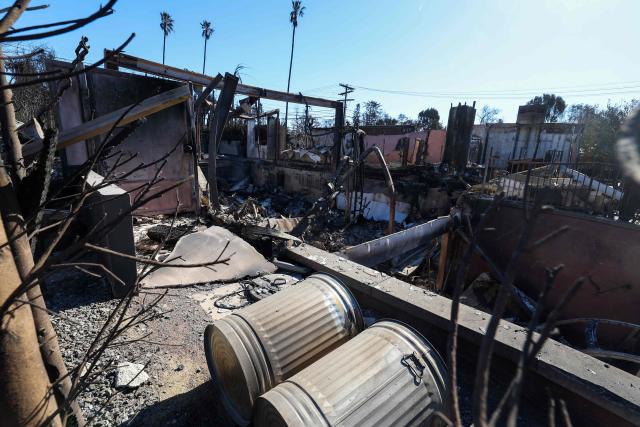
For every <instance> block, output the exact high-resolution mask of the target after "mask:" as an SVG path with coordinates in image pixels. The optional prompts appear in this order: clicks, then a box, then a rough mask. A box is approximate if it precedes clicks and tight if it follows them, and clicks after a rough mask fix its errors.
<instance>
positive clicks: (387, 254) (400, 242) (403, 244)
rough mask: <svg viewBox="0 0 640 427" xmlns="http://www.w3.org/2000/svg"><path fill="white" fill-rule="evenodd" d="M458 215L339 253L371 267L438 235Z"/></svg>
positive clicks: (441, 218)
mask: <svg viewBox="0 0 640 427" xmlns="http://www.w3.org/2000/svg"><path fill="white" fill-rule="evenodd" d="M459 216H460V213H459V212H456V213H454V214H452V215H448V216H441V217H439V218H436V219H434V220H431V221H429V222H425V223H424V224H420V225H416V226H415V227H411V228H408V229H406V230H402V231H398V232H397V233H393V234H390V235H388V236H384V237H380V238H379V239H375V240H371V241H369V242H365V243H362V244H359V245H356V246H352V247H350V248H347V249H345V250H343V251H342V252H340V255H341V256H343V257H344V258H347V259H348V260H350V261H353V262H357V263H358V264H362V265H364V266H367V267H373V266H375V265H378V264H381V263H383V262H385V261H388V260H390V259H391V258H393V257H396V256H398V255H402V254H403V253H406V252H408V251H411V250H413V249H415V248H417V247H419V246H421V245H424V244H426V243H428V242H429V241H430V240H431V239H433V238H435V237H438V236H440V235H441V234H443V233H445V232H446V231H447V229H448V228H449V224H451V222H452V221H453V219H454V218H455V217H459Z"/></svg>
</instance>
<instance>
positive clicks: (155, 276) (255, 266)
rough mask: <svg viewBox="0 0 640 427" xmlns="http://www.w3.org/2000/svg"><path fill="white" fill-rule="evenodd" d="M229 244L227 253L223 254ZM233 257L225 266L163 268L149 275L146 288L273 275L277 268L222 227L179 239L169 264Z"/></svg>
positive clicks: (204, 261)
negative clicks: (266, 274)
mask: <svg viewBox="0 0 640 427" xmlns="http://www.w3.org/2000/svg"><path fill="white" fill-rule="evenodd" d="M227 242H229V246H228V247H227V249H226V251H225V252H224V253H223V254H222V256H220V252H221V251H222V250H223V248H224V247H225V245H226V244H227ZM218 256H220V259H224V258H227V257H230V260H229V262H228V263H227V264H226V265H225V264H216V265H211V266H205V267H191V268H185V267H161V268H159V269H157V270H156V271H154V272H153V273H151V274H149V276H147V277H146V278H145V279H144V281H143V283H142V285H143V287H146V288H160V287H171V286H185V285H191V284H196V283H209V282H230V281H233V280H239V279H241V278H243V277H253V276H258V275H261V274H265V273H273V272H275V271H276V266H275V265H273V264H271V263H270V262H269V261H267V260H266V259H265V258H264V257H263V256H262V255H260V254H259V253H258V251H256V250H255V249H254V247H253V246H251V245H250V244H249V243H247V242H245V241H244V240H242V239H241V238H240V237H238V236H236V235H235V234H233V233H232V232H230V231H229V230H227V229H225V228H222V227H217V226H214V227H210V228H208V229H206V230H205V231H200V232H197V233H192V234H189V235H187V236H184V237H182V238H180V240H178V243H177V244H176V246H175V248H174V249H173V251H172V252H171V254H170V255H169V256H168V257H167V258H166V259H167V263H168V264H173V265H184V264H199V263H206V262H212V261H214V260H216V259H217V258H218Z"/></svg>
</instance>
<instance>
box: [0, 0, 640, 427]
mask: <svg viewBox="0 0 640 427" xmlns="http://www.w3.org/2000/svg"><path fill="white" fill-rule="evenodd" d="M18 3H19V2H18ZM27 3H28V2H27ZM295 3H296V2H294V5H295ZM114 4H115V0H111V1H109V2H108V3H107V4H106V5H105V6H102V7H100V8H99V10H98V11H97V12H96V13H95V14H93V15H91V16H89V17H87V18H85V19H83V20H78V21H77V22H75V23H72V24H68V23H66V24H65V23H61V24H59V25H69V26H68V27H63V29H62V30H60V31H62V32H65V29H66V31H71V30H73V29H74V28H77V27H78V26H83V25H87V24H89V23H91V22H93V21H94V20H96V19H100V18H101V17H103V16H107V15H108V14H111V13H113V9H112V7H113V5H114ZM22 12H24V10H23V8H19V7H16V6H13V7H12V8H10V10H9V11H8V12H7V16H6V17H5V19H2V20H0V41H3V42H5V41H12V40H15V41H19V40H26V39H24V37H25V36H20V35H19V34H20V32H16V30H15V29H11V28H12V26H14V24H15V21H16V20H17V19H18V18H19V17H20V15H21V13H22ZM39 29H42V28H34V29H33V30H39ZM38 35H40V36H42V37H45V36H46V35H47V33H46V32H45V33H42V34H37V33H36V34H35V35H32V36H29V37H33V38H36V39H37V36H38ZM133 37H134V35H133V34H132V35H131V37H129V38H128V39H127V40H126V41H124V42H123V43H122V45H121V46H120V47H118V48H117V49H114V50H105V51H104V58H103V59H102V60H100V61H98V62H96V63H94V64H86V63H85V57H86V55H87V53H88V52H89V49H90V46H89V40H88V39H87V38H86V37H82V38H81V39H80V42H79V44H78V46H77V48H76V50H75V52H74V53H75V59H74V60H72V61H71V62H66V61H60V60H57V59H55V58H54V57H53V56H52V55H46V54H44V52H42V51H40V50H34V51H32V52H27V53H25V54H24V55H17V56H15V55H14V56H11V57H9V56H7V57H5V56H3V54H2V53H1V52H0V56H2V58H4V59H3V61H4V60H9V61H23V62H24V67H27V65H29V66H30V67H31V69H30V70H31V71H29V72H25V71H24V69H23V71H20V72H18V71H16V70H18V68H15V67H14V68H7V67H6V66H5V69H10V70H13V71H14V72H13V75H14V77H15V78H14V79H13V80H8V79H7V76H11V75H12V73H11V72H8V73H5V74H0V93H1V94H2V96H3V102H2V103H1V105H0V125H1V129H2V150H1V151H0V155H1V156H2V165H3V166H2V167H0V189H1V191H0V213H1V215H0V219H1V224H0V271H1V272H2V276H3V286H2V287H0V290H1V291H2V292H0V303H1V304H0V310H2V312H1V313H0V318H1V319H2V330H1V331H0V368H1V369H2V375H3V381H2V382H0V384H1V389H0V408H3V414H9V415H8V417H9V418H10V419H9V418H8V419H9V423H10V424H12V425H49V424H53V425H67V424H69V425H76V424H77V425H87V424H90V423H93V422H96V423H100V424H103V425H120V424H122V423H128V424H132V425H135V424H140V425H163V424H180V425H194V424H196V425H197V424H216V425H233V423H235V424H240V425H247V424H249V423H250V422H253V423H254V424H255V425H320V424H322V423H324V424H325V425H349V424H356V423H358V422H360V421H362V420H377V421H379V422H380V424H381V425H416V424H420V425H421V423H427V424H430V425H447V424H452V425H462V424H464V425H470V424H474V425H495V424H500V423H502V422H506V423H507V424H509V425H515V424H521V425H542V424H545V423H546V422H548V423H549V424H552V425H555V422H556V419H557V420H562V421H563V422H564V423H565V425H571V423H572V422H575V423H577V424H584V423H589V424H596V425H634V424H635V425H637V424H640V391H639V390H640V381H639V380H638V376H637V374H638V372H639V371H638V369H639V365H640V326H639V325H640V317H639V314H638V313H639V312H638V310H637V307H638V304H639V303H640V289H639V288H638V286H639V284H638V283H639V282H638V274H637V269H636V268H635V263H636V260H637V259H639V257H640V250H639V249H638V248H639V246H638V245H637V242H638V241H639V239H640V231H639V230H640V229H639V228H638V225H637V211H638V208H639V207H640V206H639V205H638V200H640V198H639V197H638V192H637V189H638V182H636V180H635V177H637V176H638V175H640V174H638V173H637V169H636V168H637V166H638V165H635V163H634V161H635V159H636V158H637V157H634V156H633V155H627V156H626V157H625V156H621V157H622V158H625V159H626V163H623V164H621V165H602V164H598V165H596V164H591V163H585V162H581V161H580V160H579V157H578V154H579V152H580V147H579V145H578V144H579V140H580V138H579V136H580V133H581V132H582V129H581V128H580V126H579V125H575V124H559V123H553V124H552V123H545V122H544V111H542V110H541V109H540V108H539V106H535V105H534V106H531V105H527V106H523V107H521V108H520V111H519V113H518V119H517V122H516V123H513V124H504V123H500V124H495V125H494V126H485V125H474V122H475V113H476V111H475V103H474V104H471V105H467V104H458V105H456V106H453V105H452V107H451V109H450V111H449V118H448V123H447V127H446V130H435V129H422V128H416V127H412V126H409V127H407V126H371V127H364V126H363V127H362V128H352V127H349V126H346V123H345V117H344V112H345V109H344V104H343V103H342V102H340V101H334V100H329V99H323V98H317V97H311V96H305V95H303V94H301V93H299V94H294V93H288V92H282V91H277V90H272V89H268V88H261V87H255V86H250V85H246V84H244V83H242V82H241V81H240V80H239V78H238V76H237V75H236V74H235V73H225V74H224V75H222V74H217V75H215V76H209V75H205V74H201V73H196V72H192V71H189V70H184V69H181V68H179V67H174V66H170V65H165V64H159V63H156V62H153V61H150V60H147V59H144V58H139V57H135V56H132V55H129V54H126V53H124V49H125V48H126V46H127V45H128V44H129V43H130V41H131V40H132V39H133ZM25 69H26V68H25ZM27 77H28V78H27ZM25 88H28V89H29V91H26V89H25ZM14 91H15V92H14ZM14 95H15V99H16V104H19V105H27V104H29V100H32V101H31V103H33V104H37V105H31V108H29V109H24V108H21V109H20V110H19V111H18V112H16V110H15V108H14V103H13V102H12V96H14ZM25 99H26V100H27V101H25ZM262 99H266V100H272V101H277V102H280V103H283V104H285V105H288V104H289V103H291V104H299V105H304V106H305V107H308V106H313V107H317V108H323V109H326V110H327V111H329V112H330V113H329V114H331V115H332V116H333V117H334V121H333V126H331V127H328V128H323V129H317V128H313V127H309V126H307V127H306V128H304V129H303V130H302V131H299V132H289V130H288V129H287V124H286V119H285V120H281V114H280V110H279V109H275V110H272V111H266V112H265V111H263V110H262V108H261V106H260V102H261V100H262ZM25 103H26V104H25ZM285 108H286V107H285ZM26 111H28V112H29V117H22V116H21V117H20V118H22V119H24V120H22V121H18V120H17V117H16V114H21V115H24V114H26V113H25V112H26ZM285 111H286V110H285ZM286 114H287V113H286V112H285V117H286ZM637 122H638V118H637V115H636V113H633V114H632V116H631V117H630V118H629V119H628V122H627V124H626V125H625V127H623V129H622V131H621V138H620V142H619V146H620V150H622V152H623V153H624V150H627V151H626V152H627V153H629V152H632V153H633V152H634V151H633V150H637V135H638V133H639V132H638V126H637Z"/></svg>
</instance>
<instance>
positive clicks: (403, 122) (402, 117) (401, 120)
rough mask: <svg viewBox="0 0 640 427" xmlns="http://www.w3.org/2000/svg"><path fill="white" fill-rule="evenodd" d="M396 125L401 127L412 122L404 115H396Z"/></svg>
mask: <svg viewBox="0 0 640 427" xmlns="http://www.w3.org/2000/svg"><path fill="white" fill-rule="evenodd" d="M398 124H401V125H412V124H413V120H411V119H410V118H409V117H408V116H407V115H406V114H403V113H400V114H398Z"/></svg>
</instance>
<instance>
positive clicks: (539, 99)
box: [527, 93, 567, 123]
mask: <svg viewBox="0 0 640 427" xmlns="http://www.w3.org/2000/svg"><path fill="white" fill-rule="evenodd" d="M527 104H528V105H544V107H545V113H544V121H545V122H551V123H554V122H557V121H558V120H559V119H560V118H561V117H562V115H563V114H564V110H565V109H566V108H567V103H566V102H565V101H564V99H562V97H561V96H558V95H554V94H552V93H543V94H542V96H536V97H535V98H533V99H532V100H531V101H529V102H527Z"/></svg>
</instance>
